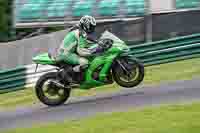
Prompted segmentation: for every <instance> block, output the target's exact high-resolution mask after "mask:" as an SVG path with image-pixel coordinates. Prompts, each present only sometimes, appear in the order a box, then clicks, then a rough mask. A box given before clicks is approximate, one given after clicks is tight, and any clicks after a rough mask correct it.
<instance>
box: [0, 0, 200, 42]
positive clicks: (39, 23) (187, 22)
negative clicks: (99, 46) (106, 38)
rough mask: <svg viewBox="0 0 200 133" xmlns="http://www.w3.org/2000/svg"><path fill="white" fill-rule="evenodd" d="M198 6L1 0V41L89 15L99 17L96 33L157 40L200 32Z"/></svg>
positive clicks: (181, 0)
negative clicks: (109, 32)
mask: <svg viewBox="0 0 200 133" xmlns="http://www.w3.org/2000/svg"><path fill="white" fill-rule="evenodd" d="M199 8H200V0H165V1H163V0H8V1H6V0H4V1H3V0H1V2H0V18H1V19H0V41H4V42H6V41H13V40H19V39H22V38H25V37H31V36H34V35H38V34H44V33H49V32H54V31H58V30H61V29H65V28H66V27H68V26H70V25H72V24H74V23H76V22H77V20H79V19H80V17H81V16H83V15H86V14H87V15H93V16H95V18H96V19H97V20H98V22H99V25H98V28H97V34H98V33H101V32H102V31H103V30H104V29H106V28H107V29H108V28H109V29H110V30H112V31H113V32H114V33H115V34H117V35H119V36H121V37H122V38H123V39H124V40H126V41H131V42H145V41H155V40H160V39H166V38H170V37H174V36H181V35H187V34H191V33H196V32H199V30H200V28H199V26H198V24H199V19H200V13H199V10H198V9H199ZM116 27H120V29H119V28H116Z"/></svg>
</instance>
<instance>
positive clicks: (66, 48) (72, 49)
mask: <svg viewBox="0 0 200 133" xmlns="http://www.w3.org/2000/svg"><path fill="white" fill-rule="evenodd" d="M95 27H96V20H95V18H94V17H92V16H88V15H86V16H83V17H82V18H81V19H80V21H79V24H78V25H76V26H75V27H73V28H72V29H71V30H70V31H69V33H68V34H67V35H66V36H65V38H64V40H63V42H62V44H61V45H60V47H59V49H58V51H57V54H56V57H55V59H56V60H57V61H64V62H65V63H68V64H72V65H75V67H73V71H74V72H80V71H81V68H82V67H83V66H85V65H87V64H88V60H87V59H86V58H85V57H87V56H90V55H92V53H93V52H92V51H91V50H89V49H88V48H87V47H88V40H91V39H88V34H90V33H93V32H94V31H95Z"/></svg>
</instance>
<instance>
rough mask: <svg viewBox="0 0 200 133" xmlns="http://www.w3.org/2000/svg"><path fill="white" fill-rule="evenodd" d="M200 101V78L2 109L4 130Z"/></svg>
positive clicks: (0, 115)
mask: <svg viewBox="0 0 200 133" xmlns="http://www.w3.org/2000/svg"><path fill="white" fill-rule="evenodd" d="M194 101H195V102H196V101H200V79H194V80H188V81H178V82H174V83H170V84H162V85H158V86H140V87H136V88H135V89H122V91H120V92H117V93H112V94H106V95H105V94H104V95H100V96H95V97H87V98H80V99H75V98H71V99H70V100H69V101H68V102H67V103H66V104H65V105H63V106H59V107H56V108H55V107H54V108H50V107H46V106H44V105H37V106H35V107H29V108H19V109H17V110H14V111H7V112H3V111H1V112H0V132H1V131H3V130H6V129H11V128H19V127H20V128H23V127H31V126H32V125H39V124H44V123H48V122H62V121H64V120H79V119H81V118H85V117H90V116H94V115H95V114H98V113H110V112H119V111H120V112H121V111H127V110H129V109H134V108H138V107H146V106H155V105H156V106H157V105H161V104H162V105H163V104H180V103H181V104H182V103H190V102H194Z"/></svg>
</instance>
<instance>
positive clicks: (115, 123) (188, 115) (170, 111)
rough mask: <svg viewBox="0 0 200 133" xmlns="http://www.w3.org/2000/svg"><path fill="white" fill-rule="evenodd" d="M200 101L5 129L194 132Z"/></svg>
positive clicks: (20, 132)
mask: <svg viewBox="0 0 200 133" xmlns="http://www.w3.org/2000/svg"><path fill="white" fill-rule="evenodd" d="M199 110H200V104H197V103H196V104H191V105H170V106H163V107H154V108H145V109H137V110H134V111H129V112H120V113H112V114H101V115H97V116H95V117H92V118H88V119H85V120H80V121H66V122H63V123H51V124H47V125H37V126H36V127H32V128H29V129H15V130H13V131H9V132H6V133H45V132H47V133H68V132H73V133H198V132H199V131H200V122H199V121H200V111H199Z"/></svg>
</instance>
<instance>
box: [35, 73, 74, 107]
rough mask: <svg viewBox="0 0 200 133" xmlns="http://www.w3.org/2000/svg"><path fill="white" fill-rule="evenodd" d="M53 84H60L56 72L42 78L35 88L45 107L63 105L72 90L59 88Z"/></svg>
mask: <svg viewBox="0 0 200 133" xmlns="http://www.w3.org/2000/svg"><path fill="white" fill-rule="evenodd" d="M53 82H59V81H58V79H57V73H56V72H50V73H47V74H44V75H43V76H41V77H40V78H39V80H38V81H37V83H36V86H35V92H36V95H37V97H38V99H39V100H40V101H41V102H42V103H43V104H45V105H48V106H58V105H62V104H64V103H65V102H66V101H67V99H68V98H69V96H70V92H71V89H70V88H69V89H66V88H63V87H59V86H58V85H55V84H54V83H53Z"/></svg>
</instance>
